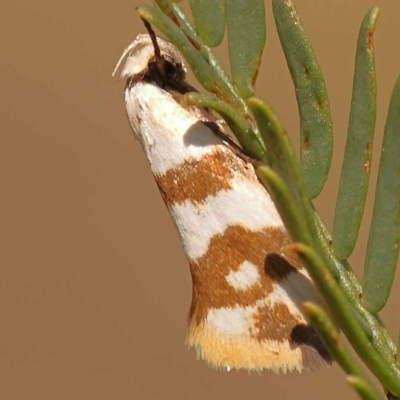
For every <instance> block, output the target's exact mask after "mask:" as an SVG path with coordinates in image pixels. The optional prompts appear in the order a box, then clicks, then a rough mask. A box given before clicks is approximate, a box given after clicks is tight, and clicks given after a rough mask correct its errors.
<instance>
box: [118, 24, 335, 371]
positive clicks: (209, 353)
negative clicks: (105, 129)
mask: <svg viewBox="0 0 400 400" xmlns="http://www.w3.org/2000/svg"><path fill="white" fill-rule="evenodd" d="M150 32H151V31H150ZM125 57H126V61H125V64H124V67H123V69H122V73H121V78H126V86H125V92H124V95H125V106H126V112H127V116H128V119H129V123H130V125H131V127H132V130H133V132H134V134H135V137H136V139H137V140H138V141H139V142H140V144H141V145H142V148H143V151H144V153H145V155H146V157H147V160H148V162H149V164H150V168H151V170H152V172H153V175H154V178H155V181H156V183H157V185H158V188H159V190H160V193H161V196H162V198H163V199H164V202H165V204H166V206H167V208H168V210H169V212H170V215H171V217H172V220H173V222H174V224H175V226H176V228H177V231H178V234H179V236H180V239H181V242H182V245H183V248H184V251H185V253H186V256H187V259H188V262H189V266H190V272H191V276H192V281H193V292H192V293H193V294H192V304H191V307H190V311H189V318H188V319H189V322H188V324H189V329H188V335H187V340H186V342H187V345H188V346H189V347H190V348H194V350H195V352H196V354H197V356H198V357H199V358H201V359H203V360H205V361H206V362H207V363H208V364H209V365H210V366H211V367H214V368H216V369H225V370H231V369H245V370H249V371H261V370H263V369H271V370H273V371H275V372H287V371H293V370H297V371H302V370H304V369H311V370H312V369H315V368H317V367H319V366H321V365H327V364H329V363H330V362H331V359H330V356H329V354H328V352H327V351H326V350H325V348H324V346H323V345H322V343H321V342H320V340H319V338H318V336H317V335H316V333H315V332H314V330H313V328H312V327H311V326H310V325H309V324H308V323H307V320H306V318H305V314H304V312H303V311H302V303H303V302H304V301H313V302H316V303H321V300H320V298H319V296H318V294H317V292H316V290H315V288H314V286H313V284H312V281H311V279H310V278H309V276H308V274H307V272H306V270H305V269H304V267H303V266H302V265H301V263H300V261H299V260H298V259H297V258H296V257H295V256H287V255H286V254H285V253H284V252H283V249H284V248H285V246H287V245H289V244H290V243H291V239H290V237H289V235H288V233H287V232H286V230H285V227H284V225H283V222H282V220H281V218H280V216H279V214H278V212H277V210H276V208H275V205H274V203H273V201H272V199H271V197H270V195H269V194H268V192H267V191H266V189H265V188H264V186H263V185H262V184H261V183H260V182H259V180H258V178H257V176H256V173H255V171H254V168H253V166H252V164H251V163H249V162H248V161H246V159H244V158H243V157H241V156H240V154H238V152H237V149H235V148H234V146H232V144H231V143H229V141H228V140H224V135H222V136H221V134H219V133H221V129H222V128H221V126H218V124H216V123H215V119H214V118H213V116H211V114H210V113H209V112H208V111H207V110H203V109H200V108H195V107H187V108H185V107H183V106H182V105H181V104H180V98H181V96H182V94H184V93H186V92H188V91H190V90H194V89H193V88H192V87H191V86H190V85H189V84H188V83H187V82H186V81H185V75H186V67H185V63H184V61H183V58H182V56H181V55H180V53H179V51H178V50H177V49H176V48H175V47H174V46H173V45H172V44H171V43H169V42H168V41H166V40H164V39H161V38H159V37H156V36H155V34H154V33H152V32H151V34H150V35H139V36H138V37H137V38H136V40H135V41H133V42H132V43H131V44H130V45H129V47H128V48H127V49H126V50H125V51H124V53H123V55H122V57H121V59H120V61H119V62H118V65H117V67H116V69H117V68H118V66H119V64H120V63H121V62H122V61H123V59H124V58H125ZM114 73H115V71H114Z"/></svg>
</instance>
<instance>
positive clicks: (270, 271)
mask: <svg viewBox="0 0 400 400" xmlns="http://www.w3.org/2000/svg"><path fill="white" fill-rule="evenodd" d="M264 271H265V273H266V274H267V275H268V276H269V277H270V278H271V279H272V280H274V281H275V282H281V281H283V280H284V279H285V278H287V276H288V275H289V274H291V273H296V272H297V270H296V268H295V267H293V265H291V264H290V263H289V262H288V261H287V260H285V259H284V258H283V257H282V256H281V255H279V254H278V253H269V254H268V255H267V256H266V257H265V262H264Z"/></svg>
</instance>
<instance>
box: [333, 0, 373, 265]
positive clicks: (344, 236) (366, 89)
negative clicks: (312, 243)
mask: <svg viewBox="0 0 400 400" xmlns="http://www.w3.org/2000/svg"><path fill="white" fill-rule="evenodd" d="M378 14H379V10H378V8H377V7H374V8H373V9H372V10H371V11H370V12H369V13H368V14H367V15H366V16H365V17H364V20H363V22H362V24H361V28H360V33H359V35H358V42H357V53H356V65H355V71H354V82H353V97H352V101H351V111H350V121H349V128H348V132H347V142H346V151H345V155H344V160H343V167H342V175H341V179H340V185H339V194H338V199H337V203H336V213H335V220H334V223H333V248H334V250H335V254H336V256H337V257H338V258H339V260H345V259H346V258H348V257H350V255H351V253H352V252H353V249H354V247H355V245H356V241H357V237H358V231H359V229H360V225H361V219H362V216H363V213H364V206H365V200H366V198H367V191H368V183H369V176H370V170H371V161H372V160H371V156H372V143H373V140H374V132H375V120H376V78H375V56H374V47H373V41H372V37H373V33H374V30H375V24H376V21H377V19H378Z"/></svg>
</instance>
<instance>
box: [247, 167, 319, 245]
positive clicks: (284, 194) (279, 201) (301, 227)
mask: <svg viewBox="0 0 400 400" xmlns="http://www.w3.org/2000/svg"><path fill="white" fill-rule="evenodd" d="M255 169H256V172H257V175H258V176H259V177H260V179H261V182H262V183H263V184H264V186H265V187H266V188H267V190H268V192H269V193H270V195H271V197H272V199H273V200H274V203H275V206H276V208H277V209H278V212H279V215H280V216H281V218H282V221H283V222H284V224H285V227H286V229H287V230H288V232H289V234H290V236H291V238H292V239H293V240H294V241H298V242H301V243H311V242H312V240H311V234H310V232H309V229H308V227H307V224H306V221H305V220H304V218H303V216H302V215H301V214H300V212H299V209H298V208H297V206H296V204H295V203H294V201H293V197H292V195H291V193H290V190H289V188H288V186H287V185H286V183H285V182H284V180H283V179H282V178H281V177H280V176H279V175H278V174H277V173H276V172H274V171H273V170H272V169H271V168H269V167H267V166H265V165H261V166H258V167H256V168H255Z"/></svg>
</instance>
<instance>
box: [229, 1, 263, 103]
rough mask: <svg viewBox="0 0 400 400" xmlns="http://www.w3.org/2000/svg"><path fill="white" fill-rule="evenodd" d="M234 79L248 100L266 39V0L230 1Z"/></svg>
mask: <svg viewBox="0 0 400 400" xmlns="http://www.w3.org/2000/svg"><path fill="white" fill-rule="evenodd" d="M226 23H227V30H228V46H229V60H230V63H231V71H232V80H233V83H234V84H235V86H236V87H237V89H238V91H239V92H240V94H241V95H242V96H243V97H244V98H245V99H247V98H248V97H250V96H253V95H254V86H255V81H256V79H257V74H258V69H259V67H260V63H261V55H262V52H263V50H264V46H265V40H266V25H265V6H264V0H251V1H243V0H226Z"/></svg>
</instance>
